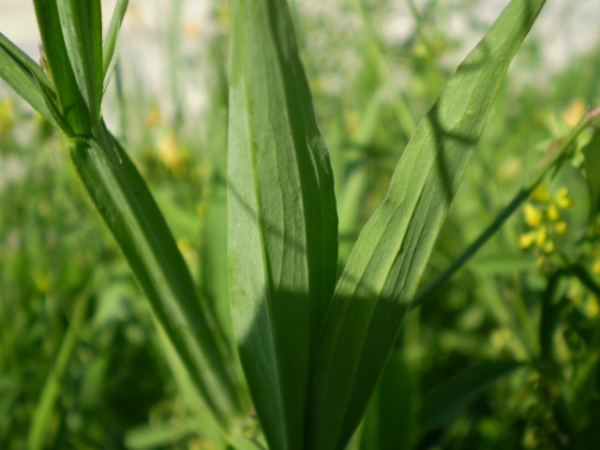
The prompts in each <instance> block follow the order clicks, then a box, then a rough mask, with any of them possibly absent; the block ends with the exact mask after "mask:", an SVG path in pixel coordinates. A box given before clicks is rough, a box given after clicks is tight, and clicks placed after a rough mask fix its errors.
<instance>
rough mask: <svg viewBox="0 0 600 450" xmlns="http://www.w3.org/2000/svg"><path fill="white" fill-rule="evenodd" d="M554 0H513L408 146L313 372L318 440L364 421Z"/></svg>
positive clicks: (339, 442) (340, 442) (348, 275)
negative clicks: (518, 56)
mask: <svg viewBox="0 0 600 450" xmlns="http://www.w3.org/2000/svg"><path fill="white" fill-rule="evenodd" d="M544 3H545V1H544V0H534V1H526V0H513V1H512V2H511V3H510V5H509V6H508V7H507V8H506V9H505V10H504V12H503V13H502V14H501V15H500V17H499V18H498V19H497V20H496V22H495V23H494V25H493V26H492V28H491V29H490V30H489V32H488V33H487V34H486V36H485V37H484V38H483V39H482V41H481V42H480V43H479V44H478V45H477V46H476V47H475V48H474V49H473V50H472V51H471V53H470V54H469V55H468V56H467V58H466V59H465V60H464V61H463V63H462V64H461V65H460V66H459V67H458V69H457V71H456V74H455V75H454V76H453V77H452V79H451V80H450V81H449V82H448V84H447V85H446V87H445V88H444V90H443V91H442V93H441V94H440V96H439V98H438V100H437V102H436V103H435V105H434V106H433V107H432V109H431V110H430V111H429V113H428V114H427V115H426V116H425V118H424V119H423V120H422V121H421V123H420V124H419V126H418V128H417V130H416V132H415V134H414V136H413V137H412V139H411V141H410V142H409V144H408V146H407V147H406V149H405V150H404V153H403V154H402V157H401V158H400V161H399V163H398V166H397V167H396V170H395V172H394V176H393V178H392V181H391V184H390V188H389V191H388V194H387V196H386V198H385V200H384V201H383V203H382V204H381V205H380V207H379V208H378V209H377V211H376V212H375V214H374V215H373V217H372V218H371V219H370V220H369V222H368V223H367V225H366V226H365V228H364V229H363V231H362V233H361V235H360V237H359V239H358V242H357V243H356V245H355V247H354V249H353V251H352V254H351V256H350V259H349V261H348V264H347V266H346V268H345V269H344V272H343V273H342V276H341V278H340V280H339V282H338V285H337V287H336V291H335V295H334V298H333V300H332V302H331V306H330V309H329V311H328V314H327V318H326V320H325V324H324V327H323V330H322V334H321V339H320V342H319V347H318V353H317V356H316V359H315V364H314V367H313V374H312V385H311V391H310V397H309V398H310V405H309V411H308V424H307V427H308V429H307V432H308V436H307V445H308V447H310V448H318V449H327V450H328V449H341V448H343V447H344V445H345V443H346V442H347V440H348V439H349V438H350V436H351V435H352V433H353V432H354V430H355V428H356V427H357V425H358V423H359V422H360V419H361V417H362V415H363V413H364V411H365V408H366V406H367V403H368V400H369V398H370V396H371V394H372V392H373V390H374V388H375V386H376V383H377V380H378V379H379V376H380V374H381V372H382V370H383V368H384V366H385V363H386V361H387V358H388V356H389V354H390V351H391V349H392V346H393V344H394V342H395V340H396V337H397V336H398V332H399V329H400V326H401V323H402V321H403V318H404V316H405V314H406V312H407V310H408V308H409V306H410V302H411V300H412V297H413V296H414V294H415V292H416V289H417V286H418V283H419V280H420V278H421V275H422V273H423V271H424V269H425V265H426V263H427V260H428V258H429V255H430V253H431V250H432V247H433V244H434V242H435V239H436V237H437V235H438V232H439V230H440V228H441V224H442V221H443V219H444V217H445V215H446V212H447V210H448V207H449V205H450V202H451V201H452V198H453V197H454V194H455V192H456V190H457V188H458V185H459V183H460V181H461V179H462V176H463V174H464V171H465V169H466V166H467V164H468V162H469V159H470V156H471V154H472V152H473V150H474V147H475V145H476V144H477V141H478V139H479V136H480V135H481V132H482V130H483V126H484V124H485V121H486V119H487V116H488V113H489V111H490V108H491V105H492V102H493V99H494V96H495V94H496V92H497V90H498V88H499V86H500V83H501V81H502V79H503V77H504V74H505V73H506V71H507V69H508V66H509V64H510V61H511V60H512V58H513V56H514V55H515V53H516V51H517V49H518V48H519V46H520V44H521V42H522V41H523V39H524V38H525V36H526V35H527V33H528V31H529V29H530V28H531V26H532V24H533V22H534V21H535V19H536V17H537V15H538V13H539V12H540V10H541V8H542V6H543V5H544Z"/></svg>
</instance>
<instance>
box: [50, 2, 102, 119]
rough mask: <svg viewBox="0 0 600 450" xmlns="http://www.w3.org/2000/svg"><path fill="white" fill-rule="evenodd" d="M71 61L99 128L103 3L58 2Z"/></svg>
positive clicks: (80, 88) (80, 87) (80, 89)
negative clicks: (101, 5) (101, 4)
mask: <svg viewBox="0 0 600 450" xmlns="http://www.w3.org/2000/svg"><path fill="white" fill-rule="evenodd" d="M56 2H57V5H58V13H59V16H60V24H61V26H62V30H63V34H64V41H65V45H66V49H67V54H68V55H69V61H70V62H71V67H72V68H73V72H74V74H75V79H76V80H77V85H78V86H79V91H80V92H81V94H82V95H83V98H84V100H85V102H86V104H87V107H88V110H89V111H90V115H91V118H92V123H93V124H96V123H98V121H99V118H100V103H101V101H102V93H103V89H102V87H103V83H102V82H103V79H104V70H103V67H102V11H101V7H100V0H56Z"/></svg>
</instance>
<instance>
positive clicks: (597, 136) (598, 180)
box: [583, 130, 600, 221]
mask: <svg viewBox="0 0 600 450" xmlns="http://www.w3.org/2000/svg"><path fill="white" fill-rule="evenodd" d="M583 156H584V157H585V163H584V167H585V177H586V179H587V184H588V189H589V192H590V221H591V220H593V219H594V218H595V217H596V214H598V211H600V130H596V131H595V132H594V135H593V136H592V140H591V141H590V142H589V143H588V144H587V145H586V146H585V147H584V149H583Z"/></svg>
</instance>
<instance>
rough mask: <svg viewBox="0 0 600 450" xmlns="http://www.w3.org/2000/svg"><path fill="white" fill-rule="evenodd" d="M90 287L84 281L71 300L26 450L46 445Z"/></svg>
mask: <svg viewBox="0 0 600 450" xmlns="http://www.w3.org/2000/svg"><path fill="white" fill-rule="evenodd" d="M92 286H93V283H92V282H91V281H90V282H88V283H87V285H86V286H85V287H84V288H83V291H82V292H81V294H80V295H79V297H78V298H77V299H76V300H75V310H74V312H73V316H72V317H71V321H70V323H69V328H68V329H67V332H66V333H65V336H64V337H63V340H62V342H61V344H60V348H59V349H58V353H57V355H56V358H55V360H54V365H53V366H52V369H51V370H50V373H49V374H48V378H46V382H45V383H44V388H43V389H42V394H41V395H40V399H39V401H38V403H37V405H36V407H35V411H34V413H33V418H32V420H31V426H30V427H29V431H28V433H27V448H28V449H30V450H41V449H42V448H44V446H45V444H46V438H47V435H48V429H49V426H50V420H51V419H52V414H53V412H54V406H55V404H56V401H57V400H58V398H59V397H60V393H61V387H62V386H61V385H62V383H63V379H64V375H65V373H66V371H67V368H68V366H69V362H70V361H71V357H72V355H73V352H74V351H75V346H76V344H77V339H78V336H79V332H80V331H81V327H82V325H83V323H84V319H85V314H86V311H87V306H88V304H89V301H90V299H91V298H92V296H91V291H92Z"/></svg>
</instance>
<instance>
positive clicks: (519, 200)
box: [411, 105, 600, 308]
mask: <svg viewBox="0 0 600 450" xmlns="http://www.w3.org/2000/svg"><path fill="white" fill-rule="evenodd" d="M599 115H600V105H598V106H596V107H594V108H592V109H590V110H589V111H588V112H587V113H586V114H585V115H584V116H583V118H582V119H581V120H580V121H579V123H578V124H577V125H575V127H574V128H573V129H572V130H571V132H570V133H569V135H568V136H567V137H566V138H565V139H564V140H563V141H562V142H561V143H560V145H559V146H558V148H557V149H556V150H555V151H554V152H552V153H550V154H549V155H548V156H547V159H546V160H545V161H544V160H542V166H541V167H540V169H539V170H538V172H537V173H536V175H535V177H534V178H533V180H532V181H531V182H530V183H529V184H528V185H526V186H525V187H523V188H521V190H520V191H519V192H517V194H516V195H515V197H514V198H513V199H512V200H511V202H510V203H509V204H508V205H506V207H505V208H504V209H503V210H502V211H501V212H500V213H499V214H498V215H497V216H496V218H495V219H494V221H493V222H492V223H491V224H490V225H489V226H488V227H487V228H486V229H485V230H483V232H482V233H481V234H480V235H479V236H478V237H477V239H475V240H474V241H473V242H472V243H471V245H469V246H468V247H467V248H466V249H465V250H464V251H463V252H462V253H461V254H460V255H459V256H458V257H457V258H456V259H455V260H454V261H452V263H450V265H449V266H448V267H447V268H446V269H445V270H443V271H442V272H441V273H440V274H439V275H438V276H437V277H435V278H434V279H433V281H431V282H430V283H429V284H428V285H427V286H425V287H424V288H423V289H421V290H420V291H419V292H417V295H416V296H415V298H414V300H413V303H412V306H411V307H412V308H416V307H417V306H421V305H422V304H423V303H425V301H427V300H428V299H429V298H430V297H431V295H432V294H433V293H434V292H435V291H436V290H437V289H438V288H439V287H440V286H441V285H442V284H444V283H445V282H446V281H447V280H448V279H449V278H450V277H451V276H452V275H454V274H455V273H456V272H457V271H458V270H459V269H460V268H461V267H462V266H463V265H464V264H465V263H466V262H467V261H468V260H469V259H470V258H471V257H472V256H473V255H474V254H475V253H477V252H478V251H479V249H480V248H481V247H482V246H483V245H484V244H485V243H486V242H487V241H488V239H490V238H491V237H492V236H493V235H494V234H495V233H496V231H498V230H499V229H500V227H501V226H502V225H503V224H504V222H506V220H507V219H508V218H509V217H510V216H511V215H512V214H513V213H514V212H515V211H516V210H517V209H518V208H519V207H520V206H521V205H522V204H523V203H524V202H525V201H526V200H527V199H528V198H529V196H530V195H531V193H532V192H533V191H534V190H535V189H536V188H537V187H538V185H539V184H540V183H541V182H542V180H543V179H544V177H545V176H546V175H547V174H548V173H549V172H550V171H552V170H553V169H554V168H555V167H558V165H559V164H560V163H561V162H562V160H563V158H564V157H565V155H566V154H567V152H568V151H569V149H570V148H571V146H572V145H573V143H574V142H575V140H576V139H577V137H578V136H579V135H580V134H581V132H582V131H583V130H584V129H585V128H586V127H587V126H588V125H589V124H590V123H591V122H592V121H593V120H594V119H595V118H596V117H598V116H599Z"/></svg>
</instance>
